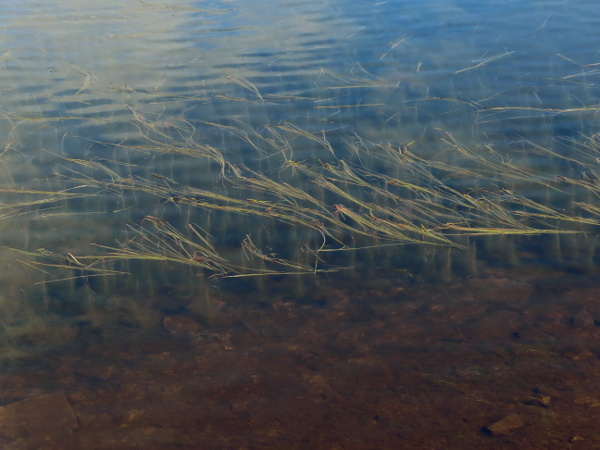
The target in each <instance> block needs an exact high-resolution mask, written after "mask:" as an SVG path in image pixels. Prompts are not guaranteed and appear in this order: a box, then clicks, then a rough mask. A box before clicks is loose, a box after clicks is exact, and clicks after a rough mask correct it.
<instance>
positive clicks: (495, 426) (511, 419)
mask: <svg viewBox="0 0 600 450" xmlns="http://www.w3.org/2000/svg"><path fill="white" fill-rule="evenodd" d="M523 425H525V421H524V420H523V418H522V417H521V416H520V415H518V414H510V415H508V416H506V417H504V418H503V419H500V420H498V421H497V422H494V423H492V424H490V425H488V426H486V427H484V431H486V432H487V433H489V434H491V435H492V436H501V435H503V434H507V433H510V432H511V431H513V430H516V429H517V428H521V427H522V426H523Z"/></svg>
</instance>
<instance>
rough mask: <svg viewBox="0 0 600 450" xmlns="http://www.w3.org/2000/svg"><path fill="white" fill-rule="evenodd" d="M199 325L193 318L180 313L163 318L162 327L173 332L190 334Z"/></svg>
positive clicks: (196, 329)
mask: <svg viewBox="0 0 600 450" xmlns="http://www.w3.org/2000/svg"><path fill="white" fill-rule="evenodd" d="M199 326H200V325H199V324H198V322H196V321H195V320H194V319H192V318H190V317H187V316H182V315H176V316H168V317H165V318H164V319H163V327H165V330H167V331H169V332H171V333H173V334H190V333H193V332H195V331H198V328H199Z"/></svg>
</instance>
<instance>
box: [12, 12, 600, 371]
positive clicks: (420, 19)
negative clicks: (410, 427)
mask: <svg viewBox="0 0 600 450" xmlns="http://www.w3.org/2000/svg"><path fill="white" fill-rule="evenodd" d="M246 3H247V2H237V1H230V2H191V1H178V2H170V3H169V4H168V5H165V4H164V3H163V2H126V3H123V2H112V1H105V2H95V3H94V4H93V5H91V4H87V3H85V2H71V1H69V2H66V1H65V2H20V3H19V4H18V5H11V6H8V7H2V17H3V19H2V22H1V23H0V36H1V37H2V39H1V42H2V48H1V49H0V80H1V81H2V83H0V86H1V88H0V105H1V106H0V110H1V111H2V112H1V113H0V116H1V117H0V132H1V133H0V136H1V139H2V146H1V147H0V148H4V149H5V150H4V152H3V153H2V156H1V160H0V162H1V164H2V165H1V166H0V177H1V179H2V181H1V182H0V185H2V186H3V187H5V192H3V193H2V201H3V202H5V203H6V204H7V205H6V207H4V208H3V209H2V214H3V215H2V221H1V222H0V226H2V235H1V240H2V245H4V246H6V247H10V248H11V249H13V250H9V249H6V250H2V253H1V256H0V258H1V259H2V263H3V265H4V266H5V267H6V270H5V272H4V274H3V275H2V276H1V279H2V285H3V291H2V292H3V294H2V295H3V297H2V300H1V301H2V302H3V304H4V306H3V315H4V317H3V318H2V321H3V324H4V333H3V336H2V343H3V345H4V349H5V355H6V356H5V357H4V359H3V361H4V363H3V364H4V365H5V366H6V367H12V368H14V367H18V366H19V364H20V363H19V361H20V360H19V355H20V353H19V352H21V351H25V353H26V354H28V352H29V353H33V354H39V353H40V351H41V350H48V349H54V348H60V347H61V346H64V345H65V344H67V345H75V346H82V347H87V346H92V345H94V344H95V343H96V342H100V341H113V340H116V341H117V342H119V341H120V340H122V339H125V337H128V336H131V335H135V334H136V333H150V335H151V336H152V337H153V339H159V337H160V335H161V333H162V332H163V331H164V328H165V326H164V324H163V322H162V321H163V320H164V319H165V317H172V316H174V315H175V316H177V315H183V316H184V317H188V318H193V320H196V321H200V322H203V321H204V322H209V323H210V322H211V321H213V320H217V319H215V317H221V316H220V311H222V310H223V304H227V305H229V304H233V305H236V302H239V301H244V302H247V303H249V304H251V305H254V304H258V305H265V304H267V305H271V304H273V305H279V306H278V308H280V310H281V308H282V306H281V304H280V302H283V303H282V304H283V305H287V303H286V302H292V304H296V305H303V304H304V303H307V304H309V305H313V304H314V303H315V302H317V303H319V301H316V300H315V298H317V297H319V295H320V294H319V292H323V290H324V289H325V290H326V288H328V287H329V288H330V287H331V286H350V285H353V283H354V281H356V282H357V284H358V285H359V286H360V285H363V284H364V283H365V279H366V278H369V279H371V280H373V279H375V280H376V281H377V282H375V287H374V288H373V290H374V291H377V290H380V291H385V292H387V291H386V290H392V291H393V289H396V288H397V287H398V286H404V285H413V284H417V285H418V284H420V283H423V285H424V286H425V287H424V288H423V289H426V286H428V284H427V283H430V282H434V283H437V282H443V283H455V284H456V283H458V285H460V284H461V283H462V282H463V280H465V279H468V278H475V277H477V276H489V275H490V273H491V274H492V275H495V274H496V272H495V271H497V270H505V269H506V268H507V267H508V268H513V269H515V268H516V269H517V270H518V271H519V273H521V274H522V273H534V274H536V275H539V274H540V273H542V274H543V273H545V272H546V271H550V270H556V269H558V270H568V271H572V272H573V271H574V272H577V273H582V274H586V273H587V274H589V275H593V274H594V273H595V270H596V269H595V265H596V262H597V261H596V252H595V237H594V236H595V234H596V231H595V229H596V228H595V227H596V225H594V224H589V223H582V222H581V221H579V222H578V221H569V220H568V219H567V217H565V216H561V218H560V219H559V220H558V219H556V215H554V216H553V214H557V213H559V214H565V215H566V216H568V217H579V216H582V217H586V218H587V219H590V220H593V219H594V218H595V217H596V216H597V212H595V210H594V209H593V207H595V206H596V205H597V201H596V196H597V190H596V188H595V182H594V180H596V179H597V175H596V172H595V170H596V169H595V165H596V163H597V161H596V158H597V157H598V155H597V153H598V148H599V147H600V146H599V145H598V143H597V140H592V141H588V140H587V139H588V138H589V137H590V136H592V135H593V134H594V133H596V131H597V124H598V108H600V102H599V91H598V83H597V82H598V77H599V74H600V73H599V72H598V70H599V68H600V65H599V64H600V59H599V58H600V55H599V52H600V42H599V41H600V37H599V36H598V34H597V33H596V30H597V29H598V26H599V25H600V24H599V23H598V22H600V19H599V18H597V17H595V16H594V15H593V14H590V13H589V12H590V11H592V10H593V7H594V5H593V4H592V3H591V2H585V1H583V2H547V1H539V2H528V3H527V4H526V5H523V3H522V2H512V1H511V2H486V3H485V4H480V3H476V2H471V1H453V2H449V1H443V2H439V1H438V2H435V1H426V2H419V3H415V2H392V1H387V2H386V1H382V2H335V1H329V2H327V1H326V2H319V3H316V2H310V1H309V2H288V3H286V2H278V3H277V4H276V5H275V4H273V3H272V2H262V3H261V2H252V4H250V5H249V4H246ZM572 140H574V141H572ZM590 142H591V144H590ZM407 150H408V152H407ZM413 156H414V157H413ZM223 161H226V162H227V163H224V162H223ZM290 161H292V162H295V163H297V165H291V164H290ZM342 161H344V162H342ZM435 163H440V164H445V166H441V165H435ZM344 164H347V165H344ZM345 168H349V169H348V171H346V172H343V169H345ZM459 169H470V170H471V172H461V171H460V170H459ZM519 170H524V171H525V172H523V173H524V174H525V175H523V176H522V177H520V176H518V175H519V173H521V172H519ZM239 171H242V172H239ZM240 173H241V174H242V175H243V177H242V178H240V177H238V176H237V175H239V174H240ZM351 175H357V176H358V178H357V179H358V180H359V181H357V179H351V178H348V177H350V176H351ZM557 175H560V176H562V177H566V178H568V179H571V180H572V181H571V182H566V181H561V180H559V179H557V178H556V176H557ZM261 176H264V177H266V179H267V180H270V181H273V182H275V183H278V184H270V185H261V186H262V187H261V186H259V184H257V182H256V180H260V179H261V178H260V177H261ZM249 180H250V181H249ZM252 180H255V181H252ZM331 180H337V181H335V182H334V185H335V186H337V187H339V188H340V189H341V191H340V192H338V191H335V190H334V189H333V187H331V186H329V185H327V182H328V181H331ZM590 180H591V181H590ZM586 182H587V184H586ZM401 183H409V184H410V186H413V187H407V185H402V184H401ZM283 185H286V186H292V187H296V188H298V189H300V190H302V191H304V192H307V193H309V194H310V195H311V196H312V199H310V200H307V199H306V198H300V197H298V195H300V194H297V193H296V194H294V195H292V194H289V192H288V193H286V194H285V195H283V194H281V192H279V191H276V189H278V186H279V187H281V186H283ZM265 186H267V187H265ZM17 188H19V189H24V190H28V191H29V192H26V193H23V192H19V191H18V190H16V189H17ZM64 189H69V190H68V191H66V193H65V192H63V193H62V194H60V195H59V194H56V192H59V191H61V192H62V191H63V190H64ZM424 189H425V190H429V191H424ZM34 190H35V191H45V192H46V193H39V192H32V191H34ZM49 192H54V194H51V193H49ZM79 193H80V194H81V196H80V197H77V196H75V195H73V197H77V198H71V195H70V194H79ZM345 193H346V194H349V195H350V197H348V196H347V195H345ZM388 193H392V194H393V195H394V196H395V197H389V196H388ZM442 193H445V194H444V195H442ZM66 194H69V195H66ZM211 194H214V195H220V196H223V197H218V198H217V197H215V196H214V195H213V196H211ZM513 194H516V195H518V196H522V197H519V199H522V198H527V199H531V200H534V201H536V202H539V204H542V205H548V206H549V207H551V208H552V209H553V211H554V212H552V213H548V211H544V210H540V209H539V208H538V209H536V208H532V207H529V206H527V205H524V204H523V201H522V200H519V202H516V201H514V202H513V201H512V200H511V197H510V196H511V195H513ZM470 199H474V200H473V203H470V202H471V200H470ZM507 199H508V200H507ZM313 200H314V202H313ZM404 200H406V202H404ZM31 201H34V202H40V201H43V202H44V203H34V204H27V203H26V202H31ZM261 202H262V203H261ZM486 202H489V204H490V205H495V206H498V208H497V209H494V208H495V206H490V207H489V208H487V207H486V208H487V209H486V208H484V207H481V208H479V209H478V208H474V205H483V204H485V205H487V204H488V203H486ZM575 202H579V203H585V204H586V205H588V206H589V208H588V209H587V212H585V211H586V210H584V209H581V208H580V209H578V208H576V207H574V206H573V204H574V203H575ZM11 205H12V206H11ZM335 205H342V207H343V208H349V210H345V209H342V208H340V206H335ZM235 208H241V209H243V210H235ZM515 209H516V210H517V211H519V212H526V213H532V212H534V213H537V214H538V215H539V214H545V215H546V216H543V217H536V218H532V217H531V216H528V217H526V218H523V216H515V215H512V212H511V211H514V210H515ZM473 210H475V211H476V212H473ZM507 211H508V212H509V213H507ZM590 211H591V212H590ZM240 212H242V214H240ZM352 213H356V214H359V216H352V215H351V214H352ZM278 214H279V215H278ZM303 214H304V215H303ZM507 214H508V216H507ZM548 215H550V217H548ZM147 216H151V219H146V220H145V219H144V218H145V217H147ZM285 217H293V219H287V220H286V219H285ZM507 217H509V219H510V220H509V219H507ZM153 218H156V219H160V220H162V221H165V222H168V223H169V224H171V225H172V226H173V227H175V230H178V231H179V232H180V233H182V234H178V235H176V236H175V235H174V234H168V232H170V231H169V230H171V229H166V228H164V223H165V222H161V221H158V220H155V219H153ZM300 218H301V219H303V220H304V219H305V220H304V222H300V221H299V220H300ZM340 218H341V219H340ZM403 218H409V219H407V220H408V222H406V223H405V222H402V220H403ZM511 220H512V221H511ZM382 221H389V222H390V223H391V222H393V223H401V224H408V225H410V226H413V225H414V227H413V228H410V230H408V231H406V230H403V231H406V235H407V236H408V237H409V238H410V239H413V240H414V242H411V243H409V244H408V245H398V242H397V241H398V239H396V240H394V238H393V236H396V237H397V236H398V234H395V235H393V236H392V237H390V235H385V233H384V231H383V230H384V228H385V227H386V226H387V225H385V222H382ZM382 223H384V225H381V224H382ZM188 224H195V226H196V228H195V230H196V231H195V232H194V231H190V230H189V229H188V228H186V227H187V226H188ZM321 224H322V226H321ZM446 224H454V225H456V224H458V225H464V224H467V225H468V226H469V227H471V228H474V227H475V228H476V227H482V226H487V227H491V228H502V227H505V228H507V227H508V228H510V227H513V226H515V224H517V225H523V226H529V227H538V228H543V229H544V230H546V231H548V230H550V229H556V228H568V229H571V230H575V231H586V232H587V234H585V235H579V234H578V235H566V236H562V237H556V236H555V235H551V234H548V235H544V236H541V237H536V238H529V237H523V236H521V237H518V236H517V237H506V236H502V237H498V236H491V237H486V238H473V237H456V236H454V235H453V234H452V233H449V232H448V233H446V231H447V229H446V228H443V226H444V225H446ZM408 225H407V226H408ZM128 226H130V227H133V228H128ZM140 226H141V227H142V228H143V229H145V230H146V232H145V233H146V234H145V235H144V234H142V235H140V232H141V229H140V228H139V227H140ZM368 227H380V228H375V230H376V231H373V228H368ZM381 227H384V228H381ZM323 230H325V231H326V232H328V233H331V236H327V238H326V239H325V240H323V232H324V231H323ZM365 230H367V231H365ZM369 230H370V231H369ZM385 230H387V228H385ZM440 230H441V231H440ZM165 231H167V233H166V234H165ZM363 231H365V232H364V233H362V232H363ZM428 231H429V232H431V233H433V232H434V231H435V232H438V231H439V232H440V233H441V235H443V236H446V237H448V236H450V237H451V238H452V240H453V242H454V243H456V244H459V245H461V246H464V247H466V248H452V249H450V248H448V247H445V246H441V247H440V246H433V245H425V244H423V242H429V243H431V242H437V241H435V240H436V239H438V237H439V236H437V235H435V236H434V235H433V234H431V235H430V234H428ZM393 232H394V233H398V232H399V229H398V228H394V229H393ZM148 233H154V234H148ZM361 233H362V234H361ZM369 233H371V234H369ZM444 233H446V234H444ZM375 234H377V236H375ZM248 235H249V236H250V237H251V239H252V241H251V242H253V243H255V244H256V245H257V248H258V250H259V251H260V252H262V253H260V255H261V256H252V255H251V247H249V246H247V247H245V248H242V242H243V241H244V239H245V238H246V236H248ZM144 236H145V237H144ZM174 236H175V237H174ZM184 238H190V239H192V240H193V241H194V242H195V243H196V244H198V243H203V242H204V241H202V239H207V241H206V242H204V243H208V244H209V245H210V246H214V249H215V253H214V254H213V253H211V252H207V251H206V250H207V247H206V246H204V247H202V249H199V247H197V246H196V247H194V246H187V247H186V245H185V243H184V245H183V246H182V244H181V242H182V239H184ZM132 239H133V240H132ZM127 242H129V243H130V246H129V248H132V246H131V244H132V243H133V246H134V248H135V244H136V243H141V244H143V245H145V247H144V249H145V250H144V251H145V252H146V253H148V251H149V249H154V250H156V251H157V252H158V253H159V254H162V256H163V257H164V255H165V254H166V253H169V252H170V251H171V250H173V249H175V250H176V252H175V253H176V254H177V255H178V256H177V258H178V261H162V262H153V261H144V262H140V261H136V260H123V259H121V260H117V261H112V260H113V259H114V258H112V257H107V260H104V259H101V258H102V257H106V255H107V253H111V252H113V253H114V251H115V250H106V249H104V248H103V247H98V246H94V245H91V244H99V245H102V246H109V247H115V248H121V246H122V244H126V243H127ZM438 243H439V242H438ZM321 245H323V247H321ZM355 247H361V248H363V249H362V250H356V251H355V250H351V249H352V248H355ZM182 248H183V249H186V250H185V251H182ZM14 249H16V250H17V251H16V252H15V250H14ZM40 249H43V250H40ZM349 249H350V250H349ZM317 250H326V251H323V252H321V253H318V254H317V253H315V251H317ZM333 250H338V251H333ZM19 251H21V252H26V253H19ZM186 251H187V253H186ZM209 253H210V254H209ZM182 255H183V256H182ZM216 255H219V256H222V257H223V258H225V259H226V260H227V261H229V263H228V264H229V265H227V264H225V263H223V266H219V264H220V263H219V261H218V260H217V257H216ZM109 256H114V255H109ZM121 256H123V254H121ZM171 256H172V254H171ZM177 258H175V259H177ZM163 259H164V258H163ZM280 259H281V260H282V259H285V260H286V261H291V262H292V263H293V264H297V266H294V265H292V266H290V265H284V264H280V263H279V262H280V261H279V260H280ZM186 262H187V263H190V262H191V265H190V264H187V265H186V264H182V263H186ZM80 264H82V265H80ZM90 264H91V266H90ZM57 266H59V267H57ZM66 266H68V267H66ZM84 266H86V267H84ZM224 266H226V269H225V270H223V272H226V274H229V275H231V274H233V272H236V271H237V272H239V273H248V272H250V273H256V271H261V270H265V271H278V272H286V273H289V272H292V273H293V272H296V271H305V272H306V271H307V268H308V271H309V272H310V268H311V267H317V268H318V269H324V270H327V269H337V268H340V267H342V268H344V267H351V268H352V269H348V270H343V271H341V272H340V273H335V274H334V273H329V272H326V273H322V274H319V275H317V276H315V275H312V274H308V275H301V276H297V275H293V274H292V275H289V274H288V275H285V276H282V275H279V274H278V275H275V276H261V277H250V278H246V277H242V278H229V279H215V278H209V277H210V276H211V275H214V274H215V273H216V274H217V275H219V274H221V271H220V267H224ZM202 267H204V268H202ZM232 267H233V268H232ZM94 269H102V270H114V271H123V272H128V273H131V275H121V276H98V277H92V276H91V275H94V274H96V273H99V274H101V275H106V273H104V272H94V271H93V270H94ZM553 273H554V272H553ZM496 275H497V274H496ZM74 276H76V277H79V278H76V279H70V278H72V277H74ZM503 277H506V278H509V277H510V275H506V274H504V272H503V274H502V275H501V278H503ZM62 278H69V279H68V280H66V281H56V280H60V279H62ZM50 281H52V283H49V282H50ZM390 286H391V287H390ZM394 286H395V287H394ZM465 289H466V288H465ZM334 297H335V296H334ZM324 303H326V304H328V302H324ZM328 308H329V307H328ZM234 309H235V308H234ZM333 309H334V310H335V308H333ZM328 310H331V308H329V309H328ZM297 325H298V327H301V326H302V320H298V321H297ZM167 328H168V327H167ZM152 333H156V334H152ZM157 342H158V341H157Z"/></svg>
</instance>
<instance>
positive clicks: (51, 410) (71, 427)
mask: <svg viewBox="0 0 600 450" xmlns="http://www.w3.org/2000/svg"><path fill="white" fill-rule="evenodd" d="M361 284H362V288H358V289H357V288H356V287H354V286H353V287H344V286H337V287H322V288H321V289H319V290H318V291H317V292H316V293H315V294H314V295H313V296H311V297H310V298H309V299H308V301H302V302H298V301H294V300H293V299H280V300H278V301H274V302H272V303H270V304H269V305H268V306H265V305H264V304H263V306H260V307H258V306H256V304H254V305H250V303H245V304H244V303H242V304H240V303H239V302H238V303H237V304H235V302H226V303H225V305H224V306H223V307H222V308H221V310H220V311H219V314H218V315H217V317H215V318H214V320H213V321H212V323H210V324H207V323H202V322H200V321H197V320H195V319H193V318H192V317H191V316H187V315H185V314H182V313H179V314H175V315H171V316H168V317H165V318H164V319H163V320H162V322H161V326H160V327H159V329H155V330H154V331H152V332H146V333H138V334H136V335H131V336H128V337H127V338H123V339H96V340H88V341H87V344H86V345H73V346H70V347H68V348H62V349H61V350H60V351H58V350H54V351H51V352H46V353H44V354H40V355H38V356H37V357H36V358H31V359H28V360H25V361H22V362H21V363H20V364H19V365H18V366H17V367H13V368H11V369H10V370H5V371H4V373H3V374H2V375H0V392H1V393H2V397H1V398H0V405H1V406H0V446H1V447H2V448H4V449H61V450H68V449H77V450H81V449H129V448H132V449H135V448H139V449H145V450H148V449H159V448H189V449H198V448H202V449H213V448H214V449H230V448H231V449H253V448H256V449H265V448H277V449H281V448H286V449H294V448H298V449H303V448H306V449H321V448H323V449H344V448H347V449H357V448H366V449H368V448H372V449H382V448H390V449H391V448H394V449H397V448H402V449H409V448H415V449H481V448H495V449H504V448H507V449H512V448H514V449H520V450H522V449H541V448H543V449H564V448H586V449H588V448H600V428H599V427H598V419H599V418H600V303H599V301H600V285H595V284H594V283H593V280H592V279H591V277H586V278H583V277H576V276H562V277H547V276H546V277H535V276H532V277H527V278H525V277H524V278H522V279H514V278H512V279H510V278H509V277H508V275H506V274H503V273H501V272H495V273H489V274H487V275H486V276H485V277H482V278H477V279H472V280H467V281H465V282H462V283H460V284H455V285H443V286H442V285H440V286H429V287H425V286H397V285H394V284H393V283H389V282H382V281H378V280H372V281H369V282H366V281H365V282H364V283H361Z"/></svg>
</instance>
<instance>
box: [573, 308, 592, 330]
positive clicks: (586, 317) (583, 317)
mask: <svg viewBox="0 0 600 450" xmlns="http://www.w3.org/2000/svg"><path fill="white" fill-rule="evenodd" d="M572 323H573V326H574V327H575V328H587V327H593V326H594V317H593V316H592V314H590V312H589V311H588V310H587V309H585V308H584V309H582V310H581V311H579V312H578V313H577V314H575V315H574V316H573V320H572Z"/></svg>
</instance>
